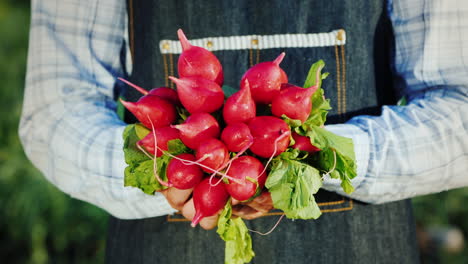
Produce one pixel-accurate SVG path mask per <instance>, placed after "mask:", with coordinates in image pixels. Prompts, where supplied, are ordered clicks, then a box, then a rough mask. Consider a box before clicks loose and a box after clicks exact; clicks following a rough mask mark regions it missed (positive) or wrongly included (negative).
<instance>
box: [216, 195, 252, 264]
mask: <svg viewBox="0 0 468 264" xmlns="http://www.w3.org/2000/svg"><path fill="white" fill-rule="evenodd" d="M231 216H232V207H231V200H229V201H228V202H227V203H226V206H225V207H224V209H223V211H222V213H221V214H220V216H219V218H218V229H217V231H216V232H217V233H218V234H219V236H220V237H221V238H222V239H223V240H224V241H225V242H226V248H225V257H224V259H225V260H224V263H226V264H243V263H248V262H250V261H251V260H252V258H253V257H254V256H255V253H254V252H253V250H252V238H251V237H250V234H249V230H248V229H247V226H246V225H245V223H244V221H243V220H242V218H240V217H238V218H231Z"/></svg>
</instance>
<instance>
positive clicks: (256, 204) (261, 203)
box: [232, 191, 273, 220]
mask: <svg viewBox="0 0 468 264" xmlns="http://www.w3.org/2000/svg"><path fill="white" fill-rule="evenodd" d="M232 205H233V206H232V214H233V215H235V216H238V217H240V218H243V219H247V220H252V219H255V218H259V217H262V216H264V215H265V214H266V213H268V212H269V211H270V210H271V209H273V201H272V200H271V195H270V193H269V192H267V191H265V192H262V194H261V195H259V196H258V197H256V198H255V199H253V200H252V201H250V202H247V203H241V202H239V201H237V200H234V199H233V201H232Z"/></svg>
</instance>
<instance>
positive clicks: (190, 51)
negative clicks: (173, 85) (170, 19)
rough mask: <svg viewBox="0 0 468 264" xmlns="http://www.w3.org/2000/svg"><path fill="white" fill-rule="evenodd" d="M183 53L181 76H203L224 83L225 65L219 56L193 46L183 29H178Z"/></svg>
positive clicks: (179, 68)
mask: <svg viewBox="0 0 468 264" xmlns="http://www.w3.org/2000/svg"><path fill="white" fill-rule="evenodd" d="M177 35H178V36H179V41H180V44H181V45H182V54H180V56H179V61H178V64H177V68H178V70H179V76H180V77H201V78H204V79H208V80H210V81H214V82H216V83H217V84H218V85H223V80H224V76H223V67H222V66H221V63H220V62H219V60H218V58H216V56H215V55H214V54H213V53H211V52H210V51H208V50H206V49H204V48H202V47H197V46H192V44H190V42H189V41H188V40H187V37H186V36H185V34H184V32H183V31H182V29H179V30H178V31H177Z"/></svg>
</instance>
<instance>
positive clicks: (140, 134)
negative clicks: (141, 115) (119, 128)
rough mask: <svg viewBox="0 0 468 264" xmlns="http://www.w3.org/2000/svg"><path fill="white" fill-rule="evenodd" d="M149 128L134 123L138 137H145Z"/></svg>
mask: <svg viewBox="0 0 468 264" xmlns="http://www.w3.org/2000/svg"><path fill="white" fill-rule="evenodd" d="M150 132H151V130H149V129H148V128H146V127H145V126H143V125H142V124H135V133H136V135H137V137H138V138H139V139H143V138H144V137H146V136H147V135H148V134H149V133H150Z"/></svg>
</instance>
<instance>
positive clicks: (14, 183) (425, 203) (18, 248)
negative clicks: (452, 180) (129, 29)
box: [0, 0, 468, 264]
mask: <svg viewBox="0 0 468 264" xmlns="http://www.w3.org/2000/svg"><path fill="white" fill-rule="evenodd" d="M28 28H29V1H24V0H21V1H19V0H2V1H0V36H1V40H0V76H1V78H0V80H1V81H2V85H1V86H0V113H1V115H0V135H1V136H0V212H1V215H0V259H1V260H2V263H39V264H40V263H103V262H104V251H105V236H106V228H107V214H106V213H105V212H104V211H102V210H101V209H99V208H96V207H94V206H92V205H89V204H87V203H84V202H81V201H77V200H74V199H71V198H70V197H69V196H67V195H65V194H63V193H62V192H60V191H59V190H58V189H57V188H55V187H54V186H52V185H51V184H50V183H48V182H47V181H46V180H45V179H44V178H43V177H42V176H41V174H40V173H39V172H38V171H37V170H36V169H35V168H34V167H33V166H32V165H31V163H30V162H29V161H28V160H27V158H26V157H25V155H24V153H23V150H22V148H21V144H20V142H19V139H18V135H17V128H18V121H19V117H20V114H21V104H22V98H23V89H24V76H25V69H26V56H27V43H28ZM467 202H468V188H464V189H458V190H453V191H449V192H443V193H440V194H435V195H430V196H425V197H420V198H417V199H414V200H413V203H414V209H415V215H416V218H417V223H418V235H419V238H420V243H421V250H422V258H423V261H424V262H425V263H468V248H467V245H466V243H465V245H463V246H462V247H461V248H460V249H457V248H452V249H448V248H447V245H450V243H455V242H457V241H456V240H457V234H460V233H459V232H460V231H461V233H462V234H463V235H464V237H468V206H467V204H468V203H467ZM447 241H448V242H447Z"/></svg>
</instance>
